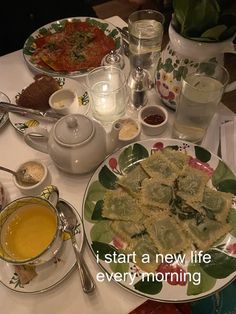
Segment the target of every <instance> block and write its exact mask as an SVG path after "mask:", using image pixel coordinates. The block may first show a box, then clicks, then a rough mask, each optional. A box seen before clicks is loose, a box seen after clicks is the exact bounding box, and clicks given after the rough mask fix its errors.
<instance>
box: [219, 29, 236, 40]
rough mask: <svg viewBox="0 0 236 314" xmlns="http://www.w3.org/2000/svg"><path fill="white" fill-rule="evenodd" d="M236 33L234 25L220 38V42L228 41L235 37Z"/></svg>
mask: <svg viewBox="0 0 236 314" xmlns="http://www.w3.org/2000/svg"><path fill="white" fill-rule="evenodd" d="M235 32H236V25H232V26H230V27H228V28H227V29H226V30H225V31H224V32H223V33H222V34H221V35H220V38H219V40H220V41H223V40H226V39H228V38H230V37H233V36H234V34H235Z"/></svg>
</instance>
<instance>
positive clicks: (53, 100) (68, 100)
mask: <svg viewBox="0 0 236 314" xmlns="http://www.w3.org/2000/svg"><path fill="white" fill-rule="evenodd" d="M49 105H50V107H51V108H52V109H53V110H54V111H56V112H58V113H60V114H62V115H67V114H72V113H78V110H79V100H78V95H77V94H76V92H75V91H74V90H72V89H68V88H62V89H59V90H57V91H55V92H54V93H53V94H52V95H51V96H50V98H49Z"/></svg>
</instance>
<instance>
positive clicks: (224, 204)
mask: <svg viewBox="0 0 236 314" xmlns="http://www.w3.org/2000/svg"><path fill="white" fill-rule="evenodd" d="M83 221H84V228H85V234H86V237H87V240H88V244H89V246H90V248H91V250H92V252H93V254H94V256H95V258H96V259H97V260H99V264H100V266H101V268H102V269H103V270H104V271H105V272H106V274H108V275H107V278H110V277H109V276H111V277H112V278H113V279H114V280H115V281H116V282H117V283H118V284H120V285H121V286H122V287H124V288H126V289H127V290H129V291H131V292H133V293H136V294H138V295H141V296H144V297H147V298H149V299H154V300H159V301H165V302H183V301H185V302H188V301H192V300H197V299H201V298H204V297H206V296H209V295H210V294H213V293H215V292H216V291H218V290H220V289H222V288H224V287H225V286H226V285H228V284H229V283H230V282H232V281H233V280H234V279H235V277H236V176H235V174H234V173H233V172H232V171H231V170H230V168H229V167H228V166H227V165H226V164H225V163H224V162H223V161H222V160H221V159H220V158H219V157H218V156H216V155H214V154H212V153H211V152H209V151H208V150H206V149H205V148H203V147H201V146H198V145H195V144H192V143H188V142H183V141H179V140H175V139H149V140H143V141H140V142H136V143H133V144H131V145H129V146H126V147H123V148H122V149H120V150H118V151H117V152H115V153H114V154H112V155H110V156H109V157H108V158H107V159H106V160H105V161H104V162H103V163H102V164H101V165H100V166H99V168H98V169H97V170H96V171H95V173H94V174H93V176H92V177H91V179H90V182H89V184H88V187H87V189H86V193H85V196H84V201H83ZM119 257H120V258H119ZM116 273H119V276H120V277H119V280H116V279H117V278H118V277H116V276H115V275H114V274H116ZM120 278H121V279H120Z"/></svg>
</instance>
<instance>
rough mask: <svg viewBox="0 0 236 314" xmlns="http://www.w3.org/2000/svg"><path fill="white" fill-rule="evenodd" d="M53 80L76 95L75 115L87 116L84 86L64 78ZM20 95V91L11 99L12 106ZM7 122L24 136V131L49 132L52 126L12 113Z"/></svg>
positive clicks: (87, 102)
mask: <svg viewBox="0 0 236 314" xmlns="http://www.w3.org/2000/svg"><path fill="white" fill-rule="evenodd" d="M55 79H56V80H57V82H58V83H59V85H60V86H61V88H63V89H71V90H73V91H75V92H76V94H77V95H78V103H79V105H78V112H77V113H80V114H84V115H87V113H88V111H89V108H90V102H89V97H88V93H87V91H86V88H85V86H84V85H82V84H81V83H79V82H78V81H76V80H75V79H70V78H65V77H55ZM20 93H21V91H19V92H18V93H17V95H16V96H15V97H14V98H13V99H12V104H16V98H17V97H19V94H20ZM48 110H51V109H48ZM9 121H10V123H11V125H12V126H13V127H14V129H15V130H16V131H17V132H18V133H20V134H24V132H25V129H27V128H30V127H35V126H40V127H43V128H45V129H47V130H48V131H49V130H50V129H51V127H52V125H53V124H54V122H52V121H48V120H46V119H42V118H41V117H40V116H39V117H37V116H33V115H30V114H29V115H27V116H26V115H25V116H24V115H20V114H17V113H13V112H9Z"/></svg>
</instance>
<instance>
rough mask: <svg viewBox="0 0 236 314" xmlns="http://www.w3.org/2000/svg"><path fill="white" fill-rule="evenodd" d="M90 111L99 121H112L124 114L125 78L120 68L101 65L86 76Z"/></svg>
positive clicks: (125, 97)
mask: <svg viewBox="0 0 236 314" xmlns="http://www.w3.org/2000/svg"><path fill="white" fill-rule="evenodd" d="M86 85H87V88H88V93H89V98H90V101H91V108H92V113H93V116H94V118H95V119H97V120H99V121H101V122H113V121H115V120H116V119H118V118H120V117H121V116H123V115H124V114H125V110H126V104H127V89H126V78H125V75H124V73H123V72H122V70H121V69H119V68H117V67H114V66H101V67H98V68H96V69H94V70H92V71H90V72H89V73H88V75H87V78H86Z"/></svg>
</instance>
